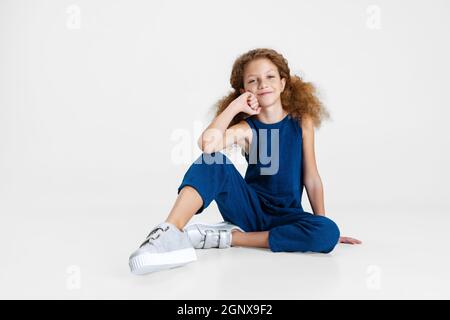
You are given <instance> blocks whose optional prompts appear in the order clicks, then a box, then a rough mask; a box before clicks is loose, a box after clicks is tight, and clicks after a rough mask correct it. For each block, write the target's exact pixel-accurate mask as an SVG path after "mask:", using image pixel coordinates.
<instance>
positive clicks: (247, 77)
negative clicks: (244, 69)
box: [247, 69, 275, 78]
mask: <svg viewBox="0 0 450 320" xmlns="http://www.w3.org/2000/svg"><path fill="white" fill-rule="evenodd" d="M270 71H275V70H274V69H270V70H267V71H266V72H265V73H269V72H270ZM250 76H256V74H248V75H247V78H248V77H250Z"/></svg>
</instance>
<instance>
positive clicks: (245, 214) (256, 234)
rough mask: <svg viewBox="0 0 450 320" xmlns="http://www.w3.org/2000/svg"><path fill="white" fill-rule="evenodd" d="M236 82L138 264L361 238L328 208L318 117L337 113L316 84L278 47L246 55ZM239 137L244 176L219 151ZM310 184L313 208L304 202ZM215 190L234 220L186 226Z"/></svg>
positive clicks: (134, 267) (328, 246)
mask: <svg viewBox="0 0 450 320" xmlns="http://www.w3.org/2000/svg"><path fill="white" fill-rule="evenodd" d="M230 82H231V86H232V87H233V89H234V91H233V92H232V93H231V94H230V95H228V96H226V97H224V98H223V99H221V100H220V101H219V102H218V103H217V112H216V117H215V118H214V120H213V121H212V122H211V124H210V125H209V126H208V127H207V128H206V129H205V131H204V132H203V133H202V135H201V136H200V137H199V140H198V145H199V147H200V149H201V150H202V151H203V153H202V155H201V156H200V157H199V158H198V159H197V160H196V161H195V162H194V163H193V164H192V165H191V166H190V167H189V169H188V170H187V172H186V174H185V175H184V178H183V181H182V183H181V185H180V186H179V187H178V197H177V199H176V201H175V203H174V205H173V208H172V210H171V211H170V213H169V215H168V217H167V219H166V220H165V222H162V223H160V224H159V225H157V226H156V227H155V228H153V229H152V231H151V232H150V234H149V235H148V236H147V238H146V239H145V241H144V242H143V243H142V244H141V246H140V247H139V248H138V249H137V250H136V251H135V252H134V253H133V254H132V255H131V256H130V259H129V265H130V268H131V271H132V272H133V273H135V274H144V273H148V272H153V271H157V270H162V269H167V268H173V267H177V266H181V265H184V264H187V263H189V262H192V261H195V260H196V259H197V257H196V254H195V250H194V248H196V249H200V248H203V249H204V248H228V247H230V246H248V247H261V248H269V249H270V250H271V251H273V252H280V251H285V252H295V251H300V252H306V251H312V252H322V253H328V252H330V251H332V250H333V248H334V247H335V245H336V244H337V243H338V242H341V243H349V244H357V243H361V241H359V240H357V239H353V238H349V237H340V232H339V228H338V226H337V225H336V224H335V223H334V222H333V221H332V220H330V219H329V218H327V217H325V207H324V200H323V187H322V181H321V179H320V176H319V173H318V170H317V166H316V160H315V154H314V127H315V126H316V127H319V126H320V124H321V121H322V120H323V118H324V117H328V116H329V115H328V113H327V111H326V110H325V109H324V107H323V105H322V104H321V103H320V101H319V100H318V99H317V97H316V96H315V90H314V87H313V86H312V85H311V84H310V83H306V82H303V81H302V79H301V78H300V77H298V76H295V75H294V76H291V75H290V69H289V67H288V63H287V61H286V60H285V59H284V57H283V56H282V55H281V54H279V53H277V52H276V51H274V50H272V49H255V50H251V51H249V52H247V53H245V54H243V55H241V56H240V57H239V58H238V59H237V60H236V61H235V63H234V65H233V69H232V72H231V79H230ZM233 144H238V145H239V146H240V147H241V148H242V150H243V154H244V156H245V159H246V160H247V162H248V167H247V171H246V173H245V177H244V178H243V177H242V176H241V174H240V173H239V172H238V171H237V169H236V168H235V166H234V165H233V163H232V162H231V161H230V160H229V159H228V158H227V157H226V156H225V155H224V154H223V153H221V152H219V151H221V150H223V149H225V148H227V147H229V146H232V145H233ZM269 155H270V156H269ZM303 186H304V187H305V189H306V191H307V194H308V198H309V201H310V203H311V207H312V211H313V213H309V212H305V211H304V210H303V208H302V205H301V197H302V192H303ZM212 200H215V201H216V203H217V205H218V208H219V211H220V213H221V215H222V217H223V219H224V221H223V222H222V223H219V224H215V225H209V224H202V223H197V224H190V225H188V226H187V227H185V226H186V224H187V223H188V221H189V220H190V219H191V218H192V216H194V215H195V214H199V213H201V212H202V211H203V210H204V208H206V207H207V206H208V205H209V204H210V203H211V202H212Z"/></svg>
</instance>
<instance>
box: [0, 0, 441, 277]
mask: <svg viewBox="0 0 450 320" xmlns="http://www.w3.org/2000/svg"><path fill="white" fill-rule="evenodd" d="M449 16H450V3H449V2H448V1H444V0H442V1H438V0H433V1H425V0H420V1H406V0H403V1H400V0H397V1H378V0H376V1H365V0H362V1H360V0H353V1H350V0H345V1H344V0H342V1H332V0H327V1H325V0H321V1H288V0H282V1H265V0H255V1H253V0H251V1H250V0H249V1H236V0H231V1H221V2H219V1H206V0H205V1H197V0H196V1H181V0H180V1H168V0H164V1H162V0H160V1H117V0H115V1H111V0H97V1H87V0H85V1H83V0H72V1H32V0H29V1H12V0H11V1H6V0H1V1H0V215H1V223H0V225H1V227H0V228H1V229H2V230H3V231H5V230H7V229H9V230H11V228H12V230H16V231H17V232H20V231H21V230H24V229H26V230H29V229H30V228H31V227H30V228H27V227H26V225H27V224H28V223H32V222H33V221H35V220H36V219H41V218H42V219H44V218H46V219H48V223H49V224H52V223H55V230H57V229H58V228H59V225H58V222H56V221H59V222H61V221H66V222H67V221H73V222H74V223H75V224H76V223H77V222H79V221H83V220H82V219H84V218H86V217H88V219H90V218H99V217H101V218H102V219H106V220H105V221H107V220H108V219H110V220H111V219H120V218H125V219H127V220H128V221H129V222H128V224H129V226H134V227H136V226H137V225H139V224H141V226H140V227H141V229H139V230H140V232H142V230H144V229H143V228H142V224H144V223H149V222H152V223H153V222H154V223H156V222H159V221H160V220H161V219H163V218H164V217H165V216H166V215H167V213H168V211H169V209H170V208H171V205H172V204H173V201H174V200H175V197H176V188H177V187H178V185H179V184H180V183H181V179H182V177H183V174H184V172H185V171H186V170H187V168H188V167H189V165H190V163H191V162H192V161H194V160H195V159H196V158H197V157H198V155H199V154H200V150H199V149H198V148H196V147H195V142H196V140H197V138H198V136H199V134H200V132H201V130H202V129H203V128H205V127H206V126H207V125H208V124H209V122H210V121H211V120H212V116H213V113H212V109H211V108H212V105H213V104H214V103H215V102H216V101H217V100H218V99H219V98H220V97H222V96H223V95H225V94H227V93H228V92H229V90H230V89H231V88H230V85H229V76H230V72H231V67H232V63H233V61H234V59H236V58H237V56H238V55H240V54H241V53H243V52H246V51H248V50H250V49H253V48H258V47H269V48H273V49H275V50H277V51H279V52H280V53H282V54H283V55H284V56H285V57H286V59H287V60H288V61H289V66H290V68H291V71H292V73H296V74H298V75H301V76H302V77H304V79H305V80H306V81H311V82H313V83H314V84H315V85H316V86H317V89H318V93H319V95H320V97H321V99H322V100H323V102H324V104H325V105H326V107H327V109H328V110H329V112H330V114H331V119H330V121H325V122H324V123H323V126H322V127H321V128H320V129H318V130H316V157H317V162H318V168H319V172H320V175H321V178H322V181H323V183H324V194H325V208H326V211H327V214H329V215H330V216H335V217H336V216H337V217H340V218H341V219H342V220H345V219H346V218H345V217H346V214H347V213H353V214H355V213H357V214H358V215H359V217H360V219H362V221H366V222H367V223H370V221H371V220H373V219H375V217H377V219H386V220H387V219H389V218H390V215H391V214H392V212H395V213H396V215H397V217H401V218H405V219H407V218H408V217H418V216H422V215H423V214H427V213H430V212H432V213H430V219H439V218H442V217H445V216H446V214H448V211H449V208H450V202H449V192H448V185H447V183H448V181H449V179H450V175H449V172H450V170H449V167H448V165H447V164H448V163H450V154H449V142H450V132H449V131H450V129H449V126H448V122H449V117H450V111H449V107H450V95H449V94H448V91H449V90H448V88H447V87H448V84H449V80H448V79H449V76H448V75H449V73H450V59H448V57H449V56H450V44H449V40H448V39H449V30H450V20H449V19H448V17H449ZM180 146H181V147H180ZM186 146H187V147H186ZM180 150H182V151H183V152H181V153H180ZM241 160H243V158H242V159H241ZM237 165H238V167H239V169H240V171H241V172H242V173H244V170H245V163H244V162H242V161H241V162H240V163H238V164H237ZM303 205H304V208H305V209H309V208H310V206H309V202H308V199H307V197H306V192H304V196H303ZM207 212H210V213H212V214H213V216H211V217H214V219H216V218H217V217H220V216H219V215H218V212H217V208H216V207H215V206H214V205H213V206H211V207H210V208H208V211H207ZM387 213H389V215H388V214H387ZM80 219H81V220H80ZM210 219H212V218H210ZM214 219H212V220H214ZM395 221H396V223H397V221H401V220H395ZM346 223H349V221H348V220H346ZM65 225H66V224H65ZM78 225H79V231H80V232H82V230H83V223H79V224H78ZM149 226H150V225H149ZM441 227H442V225H441ZM349 228H350V227H349ZM30 230H31V229H30ZM55 232H56V231H55ZM106 235H107V230H99V234H98V236H99V237H103V236H106ZM144 235H145V234H142V236H144ZM350 235H351V234H350ZM48 236H49V237H51V233H50V234H49V235H48ZM17 237H19V236H17ZM135 240H136V239H131V241H135ZM7 245H8V244H7V241H6V242H5V241H2V243H1V245H0V246H1V247H3V248H4V247H5V246H7ZM5 250H6V249H5ZM11 250H13V249H11ZM10 264H11V265H10V266H11V268H12V266H13V262H10ZM3 277H6V276H3Z"/></svg>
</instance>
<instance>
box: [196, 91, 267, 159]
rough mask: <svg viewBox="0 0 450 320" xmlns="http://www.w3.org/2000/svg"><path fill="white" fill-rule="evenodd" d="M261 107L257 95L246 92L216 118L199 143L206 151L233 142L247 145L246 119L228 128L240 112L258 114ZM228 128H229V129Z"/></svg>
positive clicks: (227, 145) (210, 151) (217, 149)
mask: <svg viewBox="0 0 450 320" xmlns="http://www.w3.org/2000/svg"><path fill="white" fill-rule="evenodd" d="M260 109H261V108H260V107H259V105H258V102H257V100H256V97H254V95H252V94H250V93H248V92H246V93H243V94H242V95H240V96H239V97H238V98H237V99H235V100H234V101H233V102H231V103H230V104H229V105H228V107H227V108H225V110H224V111H222V113H221V114H219V115H218V116H217V117H215V118H214V120H213V121H212V122H211V124H210V125H209V126H208V127H207V128H206V129H205V130H204V131H203V133H202V134H201V135H200V137H199V138H198V141H197V144H198V146H199V148H200V149H201V150H202V151H203V152H205V153H213V152H216V151H220V150H222V149H225V148H227V147H229V146H231V145H232V144H235V143H237V144H239V145H240V146H241V147H242V148H244V147H245V141H246V139H247V137H248V136H249V132H251V131H249V127H248V125H247V123H246V122H245V121H241V122H239V123H237V124H235V125H234V126H232V127H230V128H228V126H229V125H230V122H231V120H233V118H234V117H235V116H236V114H238V113H240V112H246V113H248V114H257V113H259V110H260ZM227 128H228V129H227Z"/></svg>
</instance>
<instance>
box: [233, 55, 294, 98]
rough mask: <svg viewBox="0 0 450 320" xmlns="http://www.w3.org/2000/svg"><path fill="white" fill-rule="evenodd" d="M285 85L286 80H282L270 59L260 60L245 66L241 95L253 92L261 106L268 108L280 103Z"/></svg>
mask: <svg viewBox="0 0 450 320" xmlns="http://www.w3.org/2000/svg"><path fill="white" fill-rule="evenodd" d="M285 84H286V79H284V78H283V79H281V78H280V74H279V73H278V68H277V67H276V65H274V64H273V63H272V61H270V60H269V59H266V58H260V59H256V60H253V61H251V62H249V63H248V64H247V65H246V66H245V69H244V89H241V94H242V93H244V92H246V91H249V92H252V93H253V94H254V95H255V96H256V98H257V99H258V103H259V105H260V106H261V107H267V106H270V105H273V104H275V103H277V102H278V100H279V99H280V95H281V93H282V92H283V90H284V86H285Z"/></svg>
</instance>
